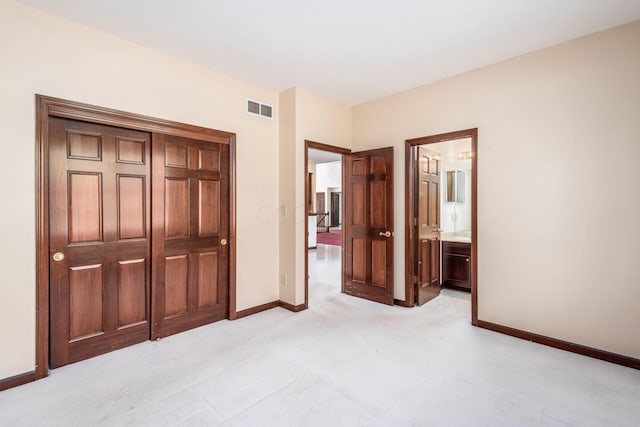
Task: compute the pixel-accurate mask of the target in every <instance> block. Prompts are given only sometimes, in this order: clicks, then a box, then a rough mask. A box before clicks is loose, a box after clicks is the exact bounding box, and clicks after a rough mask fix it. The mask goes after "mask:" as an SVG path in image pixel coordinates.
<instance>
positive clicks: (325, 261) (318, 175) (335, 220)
mask: <svg viewBox="0 0 640 427" xmlns="http://www.w3.org/2000/svg"><path fill="white" fill-rule="evenodd" d="M348 153H349V151H348V150H344V149H342V148H339V147H332V146H326V145H324V144H319V143H314V142H311V141H307V142H306V147H305V160H306V162H305V164H306V173H305V176H307V177H308V179H307V188H306V198H305V200H306V201H307V203H306V209H305V210H306V218H307V223H306V228H307V233H306V236H307V239H306V240H307V242H306V246H305V252H306V253H305V255H306V276H305V277H306V284H305V306H307V307H308V305H309V300H311V301H312V303H313V304H319V303H321V302H323V301H327V300H329V299H331V298H333V297H334V296H335V295H337V294H338V293H340V292H341V291H342V271H343V258H344V257H343V227H342V221H343V210H344V204H343V203H342V189H343V178H344V162H345V158H344V157H345V156H346V155H347V154H348Z"/></svg>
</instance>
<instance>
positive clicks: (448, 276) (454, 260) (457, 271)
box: [442, 241, 471, 290]
mask: <svg viewBox="0 0 640 427" xmlns="http://www.w3.org/2000/svg"><path fill="white" fill-rule="evenodd" d="M442 284H443V285H444V286H454V287H457V288H462V289H468V290H471V243H464V242H448V241H443V242H442Z"/></svg>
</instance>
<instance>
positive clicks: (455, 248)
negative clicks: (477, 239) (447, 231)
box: [442, 242, 471, 256]
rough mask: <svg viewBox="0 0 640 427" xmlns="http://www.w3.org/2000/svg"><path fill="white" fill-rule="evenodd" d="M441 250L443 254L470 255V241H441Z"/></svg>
mask: <svg viewBox="0 0 640 427" xmlns="http://www.w3.org/2000/svg"><path fill="white" fill-rule="evenodd" d="M442 252H443V254H444V255H446V254H452V255H464V256H471V243H461V242H442Z"/></svg>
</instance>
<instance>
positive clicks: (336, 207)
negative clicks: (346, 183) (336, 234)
mask: <svg viewBox="0 0 640 427" xmlns="http://www.w3.org/2000/svg"><path fill="white" fill-rule="evenodd" d="M339 225H340V193H337V192H332V193H331V226H332V227H337V226H339Z"/></svg>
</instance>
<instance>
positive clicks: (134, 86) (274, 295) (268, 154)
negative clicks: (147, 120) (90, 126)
mask: <svg viewBox="0 0 640 427" xmlns="http://www.w3.org/2000/svg"><path fill="white" fill-rule="evenodd" d="M1 8H2V9H1V11H0V57H1V58H2V66H1V67H0V94H1V96H0V117H2V124H3V126H2V138H0V146H1V147H2V152H3V153H4V161H3V164H2V167H1V168H0V189H1V190H0V194H2V198H3V200H4V201H5V205H4V206H3V209H0V224H1V225H0V227H1V230H2V233H1V234H2V242H1V243H0V270H1V271H2V280H1V281H0V342H1V343H2V351H0V379H2V378H5V377H9V376H12V375H15V374H20V373H23V372H26V371H31V370H33V369H34V363H35V362H34V359H35V355H34V354H35V326H34V323H35V322H34V318H35V193H34V188H35V182H34V176H35V168H34V160H35V154H34V138H35V98H34V95H35V94H36V93H40V94H45V95H50V96H56V97H60V98H66V99H70V100H75V101H81V102H87V103H91V104H96V105H101V106H105V107H112V108H116V109H120V110H125V111H131V112H135V113H140V114H146V115H150V116H154V117H160V118H165V119H170V120H175V121H180V122H186V123H191V124H197V125H201V126H205V127H210V128H215V129H220V130H225V131H229V132H235V133H236V134H237V249H238V259H237V301H238V304H237V308H238V310H241V309H243V308H247V307H252V306H255V305H258V304H262V303H265V302H268V301H273V300H276V299H278V287H277V274H278V255H277V254H278V249H277V241H278V217H277V205H278V172H277V171H278V167H277V165H278V162H279V159H278V124H277V116H278V109H277V108H278V94H277V93H276V92H274V91H271V90H266V89H263V88H259V87H256V86H252V85H249V84H246V83H243V82H241V81H238V80H235V79H233V78H230V77H228V76H225V75H222V74H218V73H215V72H211V71H209V70H206V69H204V68H202V67H198V66H196V65H193V64H189V63H187V62H184V61H181V60H178V59H176V58H173V57H171V56H168V55H165V54H162V53H159V52H157V51H154V50H151V49H148V48H145V47H142V46H139V45H136V44H132V43H129V42H126V41H124V40H122V39H119V38H116V37H113V36H110V35H106V34H104V33H101V32H98V31H96V30H92V29H89V28H87V27H84V26H82V25H78V24H75V23H72V22H71V21H68V20H65V19H61V18H58V17H55V16H53V15H50V14H47V13H44V12H40V11H37V10H35V9H31V8H29V7H25V6H23V5H19V4H17V3H14V2H12V1H3V2H2V6H1ZM245 97H250V98H252V99H258V100H261V101H264V102H267V103H269V104H272V105H274V107H275V108H276V113H275V115H276V120H265V119H261V118H258V117H254V116H250V115H247V114H246V113H245V112H244V102H245Z"/></svg>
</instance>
